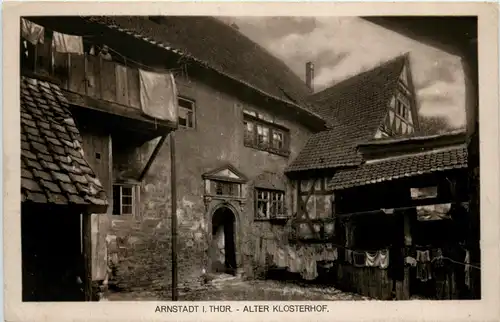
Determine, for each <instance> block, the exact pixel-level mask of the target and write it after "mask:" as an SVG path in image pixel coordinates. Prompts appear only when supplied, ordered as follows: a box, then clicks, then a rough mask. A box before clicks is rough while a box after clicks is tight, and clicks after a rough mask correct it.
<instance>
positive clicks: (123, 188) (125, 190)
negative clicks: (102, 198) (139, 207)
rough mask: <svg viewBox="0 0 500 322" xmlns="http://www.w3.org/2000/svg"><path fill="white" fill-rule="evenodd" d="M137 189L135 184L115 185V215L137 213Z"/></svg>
mask: <svg viewBox="0 0 500 322" xmlns="http://www.w3.org/2000/svg"><path fill="white" fill-rule="evenodd" d="M135 190H136V189H135V186H133V185H116V184H115V185H113V215H134V214H135V206H136V200H135V199H136V198H135V195H134V193H135Z"/></svg>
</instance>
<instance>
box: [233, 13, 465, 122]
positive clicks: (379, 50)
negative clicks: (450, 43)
mask: <svg viewBox="0 0 500 322" xmlns="http://www.w3.org/2000/svg"><path fill="white" fill-rule="evenodd" d="M233 19H234V22H236V23H237V24H238V26H239V27H240V31H241V32H242V33H244V34H245V35H247V36H248V37H249V38H250V39H252V40H254V41H255V42H257V43H259V44H260V45H262V46H263V47H264V48H266V49H267V50H269V51H270V52H271V53H272V54H273V55H275V56H276V57H278V58H280V59H282V60H283V61H284V62H285V63H286V64H287V65H288V66H289V67H290V68H291V69H292V70H293V71H294V72H295V73H296V74H297V75H299V77H302V79H303V78H304V74H305V63H306V62H308V61H312V62H313V63H314V65H315V69H316V71H315V89H316V90H322V89H324V88H326V87H328V86H331V85H332V84H334V83H336V82H338V81H340V80H343V79H345V78H347V77H349V76H352V75H355V74H357V73H359V72H361V71H364V70H367V69H370V68H373V67H375V66H376V65H378V64H380V63H382V62H384V61H387V60H389V59H392V58H394V57H395V56H398V55H401V54H403V53H406V52H409V53H410V60H411V62H410V63H411V68H412V76H413V79H414V84H415V87H416V90H417V100H418V101H419V105H420V112H421V113H422V114H426V115H440V116H445V117H447V119H448V120H449V121H450V123H451V124H453V125H456V126H461V125H463V123H465V98H464V96H465V85H464V83H463V71H462V66H461V63H460V59H459V58H458V57H455V56H452V55H449V54H447V53H444V52H442V51H440V50H438V49H435V48H433V47H430V46H427V45H424V44H421V43H418V42H416V41H414V40H411V39H409V38H406V37H404V36H402V35H400V34H397V33H395V32H392V31H390V30H387V29H384V28H382V27H379V26H376V25H374V24H371V23H370V22H368V21H365V20H362V19H360V18H357V17H317V18H310V17H307V18H304V17H285V18H283V17H235V18H233Z"/></svg>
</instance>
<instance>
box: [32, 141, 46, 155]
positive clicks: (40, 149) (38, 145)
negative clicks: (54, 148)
mask: <svg viewBox="0 0 500 322" xmlns="http://www.w3.org/2000/svg"><path fill="white" fill-rule="evenodd" d="M31 146H32V147H33V148H34V149H35V150H37V151H38V152H41V153H44V154H47V153H49V150H48V149H47V146H46V145H45V144H41V143H38V142H31Z"/></svg>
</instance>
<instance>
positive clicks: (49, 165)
mask: <svg viewBox="0 0 500 322" xmlns="http://www.w3.org/2000/svg"><path fill="white" fill-rule="evenodd" d="M40 164H41V165H42V166H43V167H44V168H46V169H49V170H52V171H60V170H61V168H60V167H59V166H58V165H57V164H55V163H54V162H47V161H45V160H42V161H40Z"/></svg>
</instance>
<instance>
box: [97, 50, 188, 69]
mask: <svg viewBox="0 0 500 322" xmlns="http://www.w3.org/2000/svg"><path fill="white" fill-rule="evenodd" d="M106 46H107V47H108V49H109V50H110V51H112V52H114V53H115V54H117V55H119V56H120V57H122V58H123V59H124V60H125V61H130V62H132V63H134V64H136V65H138V66H140V67H143V68H145V69H148V70H150V71H154V72H158V73H170V72H175V71H184V72H185V68H184V65H183V66H182V67H177V68H171V69H164V68H153V67H150V66H147V65H144V64H142V63H140V62H138V61H136V60H133V59H132V58H129V57H128V56H125V55H124V54H122V53H120V52H119V51H117V50H116V49H113V48H111V47H109V46H108V45H106ZM96 55H97V53H96Z"/></svg>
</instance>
